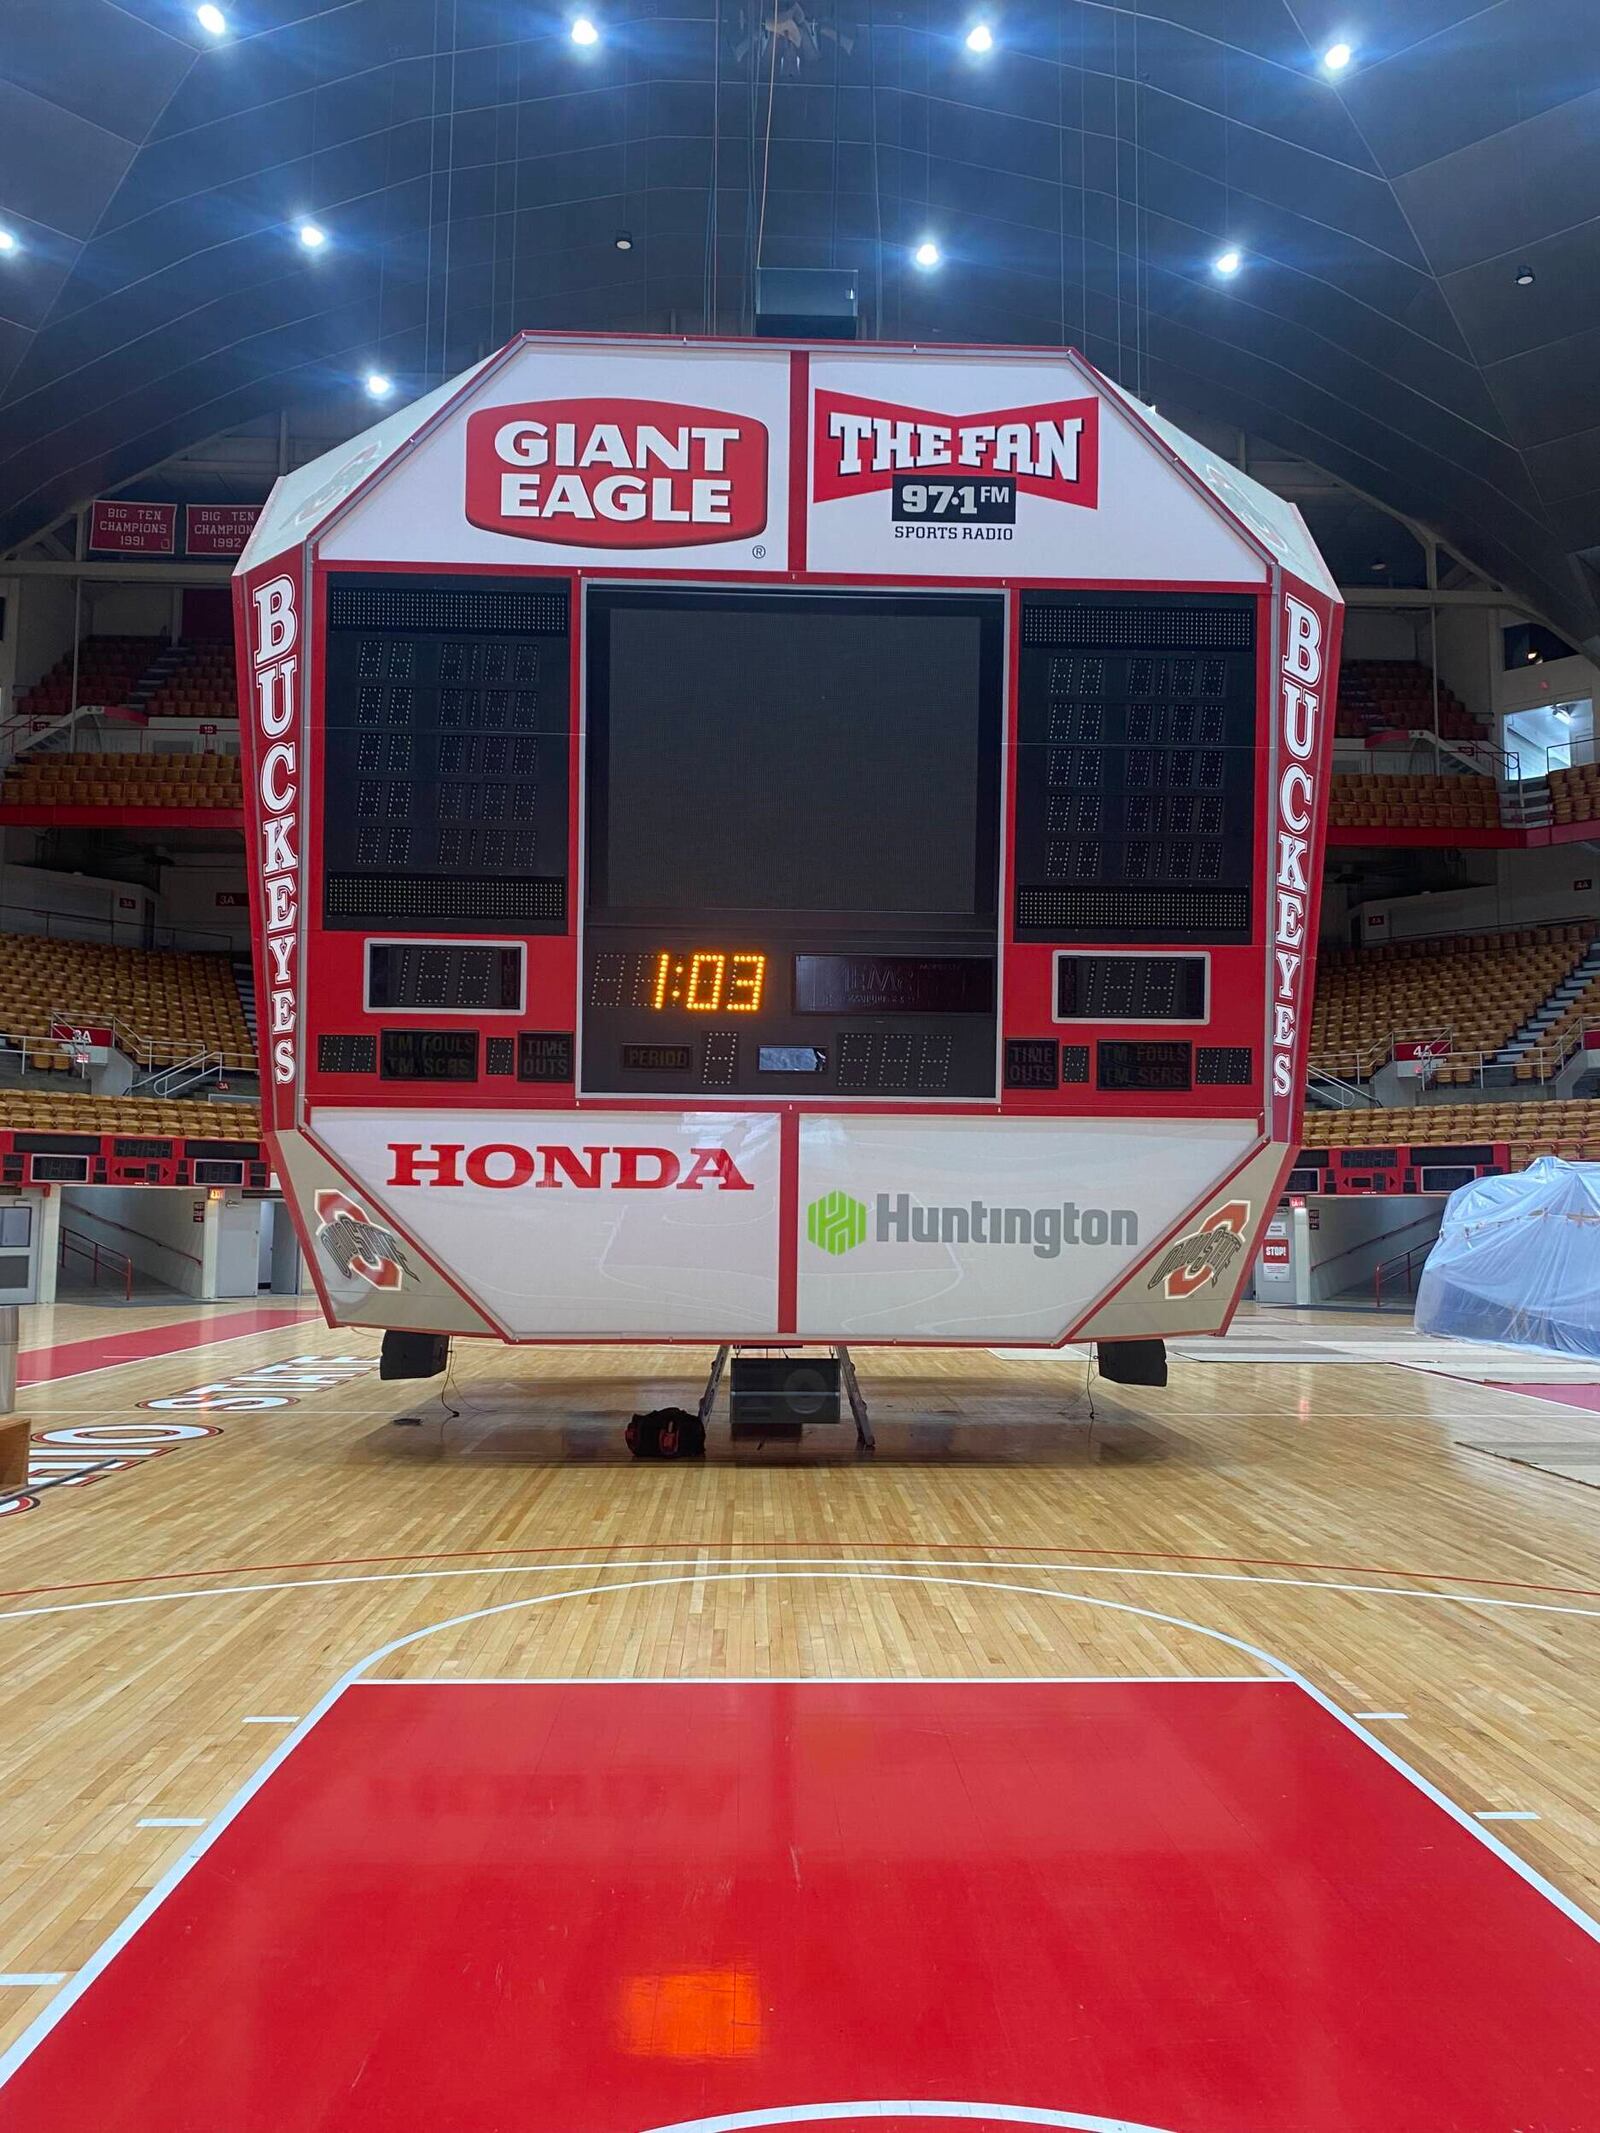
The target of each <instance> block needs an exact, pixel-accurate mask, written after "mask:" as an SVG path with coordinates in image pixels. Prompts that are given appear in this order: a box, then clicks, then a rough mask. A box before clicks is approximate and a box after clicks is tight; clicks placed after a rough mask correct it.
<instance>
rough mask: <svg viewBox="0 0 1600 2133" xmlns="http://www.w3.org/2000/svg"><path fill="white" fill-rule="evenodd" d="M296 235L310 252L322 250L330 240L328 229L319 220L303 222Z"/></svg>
mask: <svg viewBox="0 0 1600 2133" xmlns="http://www.w3.org/2000/svg"><path fill="white" fill-rule="evenodd" d="M296 235H297V236H298V237H299V239H300V242H301V243H302V244H303V245H304V246H305V248H306V250H307V251H308V252H320V251H321V250H322V247H323V246H324V245H325V244H326V243H327V241H328V233H327V231H326V230H325V229H323V227H322V226H321V224H320V223H317V222H302V223H301V224H300V227H299V229H298V230H297V232H296Z"/></svg>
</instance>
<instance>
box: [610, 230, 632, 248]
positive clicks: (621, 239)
mask: <svg viewBox="0 0 1600 2133" xmlns="http://www.w3.org/2000/svg"><path fill="white" fill-rule="evenodd" d="M612 242H613V243H614V244H615V245H616V248H617V250H618V251H619V252H631V251H632V250H633V239H632V238H631V237H630V236H629V235H628V232H627V231H626V230H618V232H617V234H616V236H615V238H614V239H613V240H612Z"/></svg>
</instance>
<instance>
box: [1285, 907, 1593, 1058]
mask: <svg viewBox="0 0 1600 2133" xmlns="http://www.w3.org/2000/svg"><path fill="white" fill-rule="evenodd" d="M1594 931H1595V929H1594V928H1593V927H1592V926H1588V925H1585V924H1583V923H1581V922H1577V921H1575V922H1572V923H1570V924H1563V925H1557V926H1522V927H1515V928H1511V929H1508V930H1506V931H1503V932H1497V933H1472V934H1462V935H1458V936H1452V937H1451V938H1449V939H1446V940H1441V941H1396V942H1393V943H1391V944H1389V945H1386V946H1384V947H1379V948H1335V949H1331V950H1328V951H1325V952H1324V954H1323V955H1322V957H1321V959H1320V961H1319V962H1318V965H1317V992H1316V999H1315V1001H1314V1003H1313V1006H1312V1011H1311V1062H1312V1064H1313V1066H1317V1067H1320V1068H1322V1070H1323V1071H1324V1072H1325V1073H1329V1074H1339V1075H1343V1076H1345V1077H1347V1078H1348V1077H1349V1076H1351V1075H1352V1074H1354V1073H1355V1072H1357V1071H1358V1062H1359V1059H1360V1055H1362V1054H1365V1053H1369V1052H1371V1051H1372V1050H1373V1048H1374V1047H1376V1046H1380V1045H1386V1044H1387V1041H1388V1039H1389V1038H1390V1037H1392V1036H1394V1035H1395V1034H1396V1033H1397V1032H1402V1033H1404V1032H1409V1033H1410V1034H1412V1035H1414V1036H1422V1035H1424V1034H1429V1033H1431V1032H1433V1031H1435V1030H1449V1031H1450V1032H1451V1033H1452V1049H1453V1050H1454V1051H1456V1052H1458V1053H1478V1052H1496V1051H1498V1050H1499V1049H1500V1047H1501V1045H1503V1044H1504V1043H1505V1042H1506V1041H1507V1040H1508V1039H1509V1038H1510V1036H1511V1035H1512V1033H1513V1032H1514V1031H1515V1030H1516V1029H1517V1028H1518V1027H1519V1026H1520V1025H1521V1024H1522V1023H1523V1022H1525V1021H1526V1020H1527V1018H1528V1017H1529V1016H1530V1015H1531V1014H1532V1013H1533V1011H1534V1009H1535V1008H1536V1007H1538V1005H1539V1003H1540V1002H1541V1001H1542V1000H1543V999H1544V998H1545V997H1546V996H1547V995H1548V994H1549V993H1550V992H1551V990H1552V989H1553V988H1554V987H1555V986H1557V985H1559V984H1560V982H1561V980H1562V979H1563V978H1564V977H1565V976H1566V975H1567V973H1568V972H1569V971H1570V970H1571V969H1572V968H1573V966H1574V965H1575V964H1576V963H1578V962H1579V961H1580V960H1581V959H1582V956H1583V952H1584V950H1585V949H1586V948H1587V946H1588V945H1589V941H1590V938H1591V937H1592V935H1593V933H1594ZM1444 1071H1445V1073H1447V1074H1449V1073H1455V1072H1460V1073H1462V1074H1463V1075H1465V1074H1468V1073H1470V1069H1465V1068H1459V1069H1448V1068H1447V1069H1445V1070H1444Z"/></svg>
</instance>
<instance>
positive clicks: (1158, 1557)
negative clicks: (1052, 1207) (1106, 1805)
mask: <svg viewBox="0 0 1600 2133" xmlns="http://www.w3.org/2000/svg"><path fill="white" fill-rule="evenodd" d="M780 1548H812V1549H815V1550H817V1551H818V1552H819V1553H823V1554H828V1553H830V1552H831V1553H832V1554H833V1555H835V1556H837V1557H838V1558H839V1564H840V1567H841V1568H843V1569H848V1568H849V1567H850V1563H849V1557H848V1556H846V1555H843V1554H841V1553H840V1551H841V1550H846V1549H847V1550H849V1551H850V1553H851V1554H855V1555H909V1556H912V1557H918V1556H924V1555H927V1556H940V1555H958V1554H959V1555H1001V1556H1007V1557H1010V1558H1012V1559H1013V1561H1015V1559H1017V1558H1019V1557H1022V1556H1044V1555H1064V1556H1067V1557H1069V1558H1072V1559H1076V1558H1078V1557H1086V1556H1095V1557H1100V1558H1109V1559H1111V1560H1114V1561H1116V1562H1129V1561H1132V1562H1149V1563H1231V1564H1233V1565H1234V1566H1235V1567H1237V1568H1239V1569H1244V1570H1326V1571H1331V1572H1334V1573H1335V1574H1337V1575H1341V1576H1345V1577H1368V1578H1410V1579H1412V1580H1413V1581H1414V1582H1416V1583H1419V1584H1430V1585H1472V1586H1487V1587H1489V1588H1491V1589H1493V1590H1495V1591H1504V1592H1544V1593H1553V1594H1555V1595H1556V1596H1558V1597H1559V1598H1562V1599H1568V1600H1600V1586H1595V1585H1541V1584H1538V1583H1537V1582H1535V1581H1534V1580H1533V1579H1531V1578H1486V1577H1479V1576H1478V1575H1477V1573H1476V1572H1474V1571H1470V1570H1396V1569H1395V1568H1394V1567H1393V1566H1392V1565H1386V1564H1380V1563H1308V1562H1299V1561H1297V1560H1295V1558H1293V1557H1292V1556H1290V1557H1285V1556H1275V1555H1179V1554H1176V1553H1175V1552H1174V1551H1173V1550H1171V1549H1168V1548H1074V1547H1072V1546H1070V1545H1069V1544H1068V1543H1067V1542H1064V1541H1063V1542H1060V1543H1057V1542H1053V1541H1027V1542H1023V1543H1020V1544H1019V1545H1017V1546H1016V1547H1007V1546H1004V1545H1003V1544H1002V1543H1001V1542H999V1541H992V1540H970V1541H877V1540H855V1541H842V1540H840V1539H839V1538H838V1536H837V1535H836V1534H834V1535H830V1536H829V1537H828V1539H826V1540H770V1539H763V1540H673V1539H671V1538H668V1539H665V1540H650V1541H592V1542H590V1543H588V1544H587V1545H582V1544H579V1543H574V1544H573V1545H572V1546H570V1547H551V1546H548V1545H546V1544H545V1543H544V1542H542V1541H530V1542H529V1543H528V1545H527V1546H526V1547H525V1548H411V1549H407V1550H405V1551H403V1552H402V1553H401V1554H398V1555H319V1556H311V1557H308V1558H307V1559H306V1560H305V1561H303V1562H296V1563H224V1564H220V1565H209V1566H208V1565H202V1566H201V1567H199V1568H197V1569H193V1570H141V1571H136V1572H134V1573H133V1574H131V1575H129V1576H127V1577H120V1578H69V1579H66V1580H64V1581H63V1582H61V1583H60V1584H55V1585H13V1586H7V1587H0V1600H32V1599H37V1598H38V1597H40V1596H41V1595H42V1594H46V1593H52V1592H98V1591H101V1590H102V1589H104V1588H106V1587H116V1586H121V1585H163V1584H171V1583H172V1582H173V1581H174V1580H175V1579H180V1578H247V1577H264V1576H266V1575H268V1574H269V1573H274V1572H277V1571H281V1570H372V1569H377V1568H379V1567H381V1566H383V1565H385V1564H389V1563H455V1562H461V1561H467V1562H492V1561H494V1560H495V1559H496V1558H498V1557H500V1556H502V1555H513V1556H515V1557H516V1558H517V1559H518V1561H519V1562H526V1561H528V1559H529V1558H530V1557H532V1556H538V1555H557V1556H560V1555H578V1556H584V1557H588V1558H591V1559H592V1558H594V1557H596V1556H601V1555H615V1556H619V1557H620V1556H624V1555H635V1554H638V1553H639V1552H640V1551H641V1550H643V1551H645V1552H646V1557H647V1560H646V1563H645V1566H644V1567H645V1568H648V1567H649V1564H650V1562H651V1561H654V1560H657V1559H659V1558H661V1557H663V1556H665V1555H671V1554H686V1555H699V1554H705V1555H726V1554H735V1555H737V1556H738V1557H739V1558H740V1559H741V1560H746V1561H759V1560H764V1559H766V1558H767V1557H769V1556H771V1555H773V1554H774V1553H775V1552H776V1551H777V1550H778V1549H780ZM540 1567H543V1566H540ZM550 1567H551V1568H554V1569H559V1568H560V1567H561V1566H560V1565H559V1564H553V1565H551V1566H550ZM609 1567H612V1568H615V1569H618V1570H625V1569H629V1568H631V1567H632V1566H631V1565H629V1564H627V1563H624V1562H620V1561H619V1562H617V1563H615V1564H614V1565H611V1566H609ZM996 1567H1003V1566H996ZM1058 1569H1059V1571H1060V1572H1061V1573H1063V1574H1065V1573H1069V1572H1070V1571H1071V1569H1072V1561H1071V1560H1069V1561H1067V1562H1065V1563H1062V1564H1060V1565H1059V1566H1058ZM1423 1597H1426V1595H1423ZM1442 1597H1444V1598H1446V1599H1448V1598H1451V1597H1467V1598H1470V1597H1471V1595H1470V1594H1467V1595H1454V1596H1453V1595H1451V1594H1448V1593H1446V1594H1444V1595H1442Z"/></svg>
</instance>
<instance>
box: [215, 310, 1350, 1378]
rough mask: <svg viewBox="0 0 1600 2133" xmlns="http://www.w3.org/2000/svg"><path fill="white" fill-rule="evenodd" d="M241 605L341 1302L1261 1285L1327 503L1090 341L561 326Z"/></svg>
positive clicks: (838, 1326)
mask: <svg viewBox="0 0 1600 2133" xmlns="http://www.w3.org/2000/svg"><path fill="white" fill-rule="evenodd" d="M941 468H942V469H944V470H945V471H943V472H941V471H940V469H941ZM969 503H970V506H971V508H970V509H969V508H968V505H969ZM237 605H238V618H239V630H240V640H241V662H240V666H241V714H242V719H243V723H244V727H245V730H246V732H247V736H248V754H249V760H250V769H251V775H250V778H249V780H248V782H247V791H248V793H249V805H250V809H251V825H252V829H251V833H252V838H253V849H254V853H255V858H256V869H255V872H256V876H257V879H256V885H255V890H254V901H253V919H254V925H255V931H256V947H257V961H258V997H259V998H260V999H261V1001H262V1003H263V1009H264V1014H265V1019H266V1024H267V1028H266V1030H265V1031H264V1042H265V1045H266V1049H267V1060H268V1066H267V1071H268V1074H269V1075H270V1080H269V1081H268V1082H267V1083H266V1085H265V1086H264V1098H265V1104H264V1110H265V1125H266V1131H267V1136H268V1139H269V1141H270V1142H271V1144H272V1147H273V1153H274V1156H275V1158H276V1165H277V1170H278V1174H279V1175H280V1176H281V1177H282V1178H283V1179H284V1181H285V1186H286V1190H287V1192H288V1195H289V1198H290V1200H291V1203H292V1205H293V1206H294V1208H295V1211H296V1214H297V1218H298V1220H299V1222H300V1224H301V1226H302V1231H303V1236H304V1241H305V1242H306V1245H307V1249H308V1254H309V1256H310V1260H311V1263H312V1265H313V1267H314V1269H315V1271H316V1274H317V1278H318V1282H319V1286H320V1289H321V1293H322V1297H323V1301H324V1304H325V1306H326V1307H327V1309H328V1311H329V1314H330V1316H331V1317H332V1318H333V1319H335V1320H337V1321H340V1322H354V1323H371V1324H378V1325H383V1326H387V1327H396V1328H407V1329H412V1330H435V1331H442V1332H471V1333H480V1334H488V1335H493V1336H496V1337H499V1338H501V1339H506V1340H542V1339H581V1338H592V1337H601V1338H622V1339H668V1340H671V1339H683V1340H706V1339H715V1340H723V1339H740V1340H763V1339H767V1340H791V1341H797V1340H822V1339H831V1340H835V1341H839V1340H848V1341H852V1342H855V1343H857V1344H863V1343H866V1342H869V1341H873V1340H884V1341H938V1342H950V1343H963V1342H971V1343H988V1342H995V1341H1001V1340H1003V1341H1005V1342H1006V1343H1007V1344H1021V1345H1026V1344H1038V1345H1049V1344H1052V1343H1056V1342H1060V1341H1063V1340H1068V1339H1083V1338H1094V1339H1116V1338H1135V1337H1147V1336H1149V1335H1150V1334H1154V1333H1166V1332H1180V1331H1190V1330H1192V1331H1199V1330H1205V1329H1208V1328H1216V1327H1220V1326H1222V1325H1223V1324H1225V1322H1226V1319H1227V1316H1228V1314H1229V1312H1230V1311H1231V1309H1232V1305H1233V1301H1234V1299H1235V1297H1236V1295H1237V1292H1238V1289H1239V1285H1240V1283H1241V1282H1242V1280H1243V1279H1244V1278H1245V1274H1246V1272H1247V1270H1248V1266H1249V1263H1250V1259H1251V1256H1252V1255H1253V1251H1254V1248H1255V1243H1256V1239H1257V1237H1258V1235H1259V1233H1260V1231H1261V1229H1262V1227H1263V1225H1264V1223H1265V1220H1266V1217H1267V1215H1268V1213H1269V1211H1270V1209H1271V1207H1272V1206H1273V1205H1274V1204H1275V1203H1276V1198H1277V1192H1278V1189H1279V1185H1280V1183H1281V1179H1282V1176H1283V1174H1284V1172H1285V1171H1286V1169H1287V1167H1288V1164H1289V1161H1290V1160H1291V1158H1292V1156H1293V1152H1294V1149H1295V1147H1296V1146H1297V1144H1298V1143H1297V1136H1298V1115H1299V1089H1300V1081H1301V1076H1302V1073H1303V1065H1304V1035H1305V1015H1306V1008H1307V1005H1308V1002H1309V997H1310V993H1309V987H1310V981H1311V980H1310V972H1311V963H1312V957H1313V953H1314V942H1315V935H1316V903H1317V892H1318V886H1319V874H1320V830H1321V824H1322V820H1323V816H1324V812H1325V806H1326V786H1327V761H1328V753H1329V748H1330V746H1331V736H1332V731H1333V704H1332V691H1333V681H1334V676H1335V675H1336V672H1337V653H1338V626H1339V607H1338V600H1337V594H1336V591H1335V589H1334V587H1333V585H1332V581H1331V580H1330V579H1329V577H1328V574H1327V572H1326V569H1325V567H1324V566H1323V564H1322V562H1321V559H1320V558H1319V557H1318V556H1317V554H1316V551H1315V549H1314V548H1313V547H1312V545H1311V543H1310V541H1309V539H1308V537H1307V536H1306V534H1305V529H1304V527H1303V525H1301V523H1300V521H1299V519H1298V516H1297V514H1295V513H1294V511H1293V509H1292V507H1290V506H1288V505H1286V504H1284V503H1282V502H1281V500H1280V499H1278V498H1276V497H1273V496H1272V495H1270V493H1269V492H1267V491H1266V490H1264V489H1261V488H1260V487H1259V486H1258V485H1257V484H1255V483H1254V482H1252V481H1250V480H1249V479H1248V478H1247V477H1245V476H1243V475H1241V474H1239V473H1238V471H1237V470H1236V469H1233V468H1231V467H1227V466H1225V465H1223V464H1221V463H1218V462H1214V461H1213V460H1211V458H1210V456H1209V455H1208V454H1206V453H1205V452H1204V451H1203V449H1202V448H1201V447H1199V446H1197V445H1195V444H1193V442H1192V441H1191V440H1188V439H1186V438H1184V437H1182V435H1181V433H1179V432H1177V431H1175V430H1173V429H1172V428H1171V426H1170V425H1168V424H1165V423H1163V422H1161V420H1160V418H1159V417H1157V416H1156V415H1155V414H1154V412H1153V411H1152V410H1148V409H1144V408H1142V407H1140V406H1139V405H1138V403H1136V402H1134V401H1132V400H1130V399H1128V398H1127V396H1126V395H1124V394H1122V393H1121V392H1120V391H1119V390H1118V389H1117V388H1116V387H1115V386H1113V385H1112V384H1110V382H1109V381H1108V380H1106V379H1104V378H1101V377H1100V376H1098V374H1097V373H1095V372H1094V371H1092V370H1091V369H1090V368H1089V366H1088V365H1086V364H1084V363H1083V362H1082V361H1081V359H1079V358H1077V357H1076V356H1072V355H1070V354H1060V353H1054V352H1052V353H1047V354H1043V355H1039V354H1029V353H1027V352H1025V351H1024V352H1016V353H1011V352H1001V351H984V350H950V349H939V350H936V351H935V350H928V351H923V350H892V349H878V348H870V347H862V348H851V347H837V346H830V347H828V348H825V349H824V348H815V349H808V348H802V347H794V348H790V347H784V346H781V345H778V344H774V343H768V342H762V343H719V342H704V343H692V342H691V343H686V342H681V341H673V342H662V343H652V342H649V341H639V340H628V341H617V342H608V341H605V340H603V339H598V338H597V339H595V340H592V341H588V342H574V341H569V340H563V339H559V338H552V339H542V338H541V337H539V336H533V335H529V336H523V337H522V338H521V339H520V340H518V341H517V342H515V343H513V344H512V346H511V347H510V348H508V349H507V350H505V351H504V352H503V353H502V354H501V355H500V356H499V357H496V358H493V359H491V361H490V362H489V363H488V364H486V365H483V366H480V367H479V369H478V370H476V371H474V372H472V373H469V374H468V376H467V377H466V378H465V379H463V380H459V381H456V382H455V383H454V384H452V385H451V386H449V387H446V388H442V389H441V391H440V392H438V393H436V394H433V395H430V396H429V398H428V399H427V400H425V401H422V402H419V403H418V404H417V406H416V407H415V408H412V409H406V410H400V411H397V412H396V413H395V414H393V415H391V416H388V417H386V418H385V420H384V421H383V422H382V423H380V424H379V425H378V427H377V428H376V429H374V430H373V431H371V432H369V433H368V434H367V436H366V438H364V439H358V440H356V443H355V444H354V445H353V446H348V447H344V448H342V449H341V450H340V451H339V452H336V453H333V454H330V455H329V457H328V459H327V460H326V461H323V462H319V463H317V465H315V466H313V467H310V468H306V469H302V470H300V471H299V472H298V473H297V474H295V475H293V476H290V477H287V478H286V480H285V481H284V482H283V483H282V484H280V487H279V490H278V491H277V492H276V493H275V495H274V497H273V499H272V501H271V503H270V504H269V506H268V508H267V510H266V511H265V512H264V513H263V516H262V519H261V521H260V523H259V524H258V526H257V528H256V532H255V535H254V537H253V539H252V542H251V545H250V547H249V549H248V550H247V551H246V554H245V556H244V558H243V559H242V561H241V564H240V570H239V576H238V580H237ZM353 1238H354V1239H357V1240H361V1242H360V1248H359V1249H357V1248H356V1246H355V1245H353V1244H352V1239H353Z"/></svg>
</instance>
